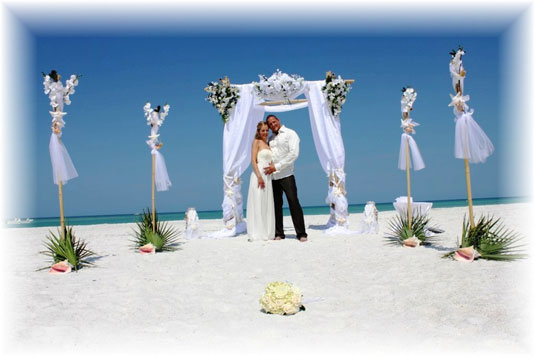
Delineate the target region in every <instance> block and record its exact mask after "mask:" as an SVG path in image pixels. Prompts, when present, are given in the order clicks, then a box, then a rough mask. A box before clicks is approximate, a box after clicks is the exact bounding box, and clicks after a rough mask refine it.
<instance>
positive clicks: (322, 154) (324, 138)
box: [305, 80, 355, 234]
mask: <svg viewBox="0 0 535 357" xmlns="http://www.w3.org/2000/svg"><path fill="white" fill-rule="evenodd" d="M324 85H325V81H324V80H323V81H309V82H307V86H306V88H305V96H306V97H307V99H308V113H309V115H310V125H311V127H312V136H313V138H314V145H315V146H316V151H317V153H318V158H319V159H320V163H321V167H322V168H323V170H324V171H325V173H326V174H327V175H329V177H330V178H331V179H332V178H335V182H333V183H334V186H333V189H332V193H331V194H330V195H329V196H330V197H332V200H333V202H332V203H334V213H335V219H336V225H335V226H333V227H330V228H328V229H326V230H325V231H324V233H327V234H340V233H342V234H344V233H346V234H352V233H355V232H353V231H351V230H349V229H348V226H349V224H348V216H349V214H348V212H347V206H348V203H347V198H346V192H345V172H344V163H345V149H344V142H343V140H342V133H341V127H340V120H339V119H338V118H335V117H334V116H333V115H332V113H331V109H330V108H329V103H328V102H327V99H326V98H325V94H324V93H323V91H322V89H321V88H322V87H323V86H324Z"/></svg>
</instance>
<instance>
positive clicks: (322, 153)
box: [211, 72, 353, 237]
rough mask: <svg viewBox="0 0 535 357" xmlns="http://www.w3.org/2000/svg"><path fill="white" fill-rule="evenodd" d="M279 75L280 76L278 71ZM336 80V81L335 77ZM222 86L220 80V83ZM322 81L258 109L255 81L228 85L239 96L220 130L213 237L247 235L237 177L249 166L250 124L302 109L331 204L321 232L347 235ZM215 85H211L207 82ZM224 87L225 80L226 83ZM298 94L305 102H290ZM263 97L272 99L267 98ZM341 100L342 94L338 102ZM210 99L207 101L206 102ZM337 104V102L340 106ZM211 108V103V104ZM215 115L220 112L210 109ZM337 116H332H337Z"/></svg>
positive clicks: (341, 176)
mask: <svg viewBox="0 0 535 357" xmlns="http://www.w3.org/2000/svg"><path fill="white" fill-rule="evenodd" d="M278 73H279V74H280V72H278ZM339 80H341V79H339ZM222 83H224V82H222ZM325 83H326V81H325V80H320V81H304V80H302V81H301V82H300V85H301V87H300V88H299V90H297V91H295V92H293V93H292V94H291V95H288V96H286V97H285V99H286V100H282V101H279V104H278V105H261V104H262V103H263V102H265V99H266V97H261V96H260V95H259V93H258V90H256V89H255V86H257V83H254V82H253V83H250V84H241V85H230V86H232V87H234V88H237V89H238V91H239V98H238V99H237V102H236V103H235V105H234V106H233V108H232V109H231V110H230V115H229V116H228V118H227V120H226V121H225V124H224V128H223V193H224V198H223V203H222V207H223V221H224V224H225V227H224V228H223V229H221V230H220V231H218V232H216V233H215V234H213V235H212V236H213V237H233V236H235V235H237V234H240V233H244V232H246V231H247V225H246V222H245V221H244V219H243V199H242V195H241V181H240V177H241V175H242V174H243V173H244V172H245V171H246V170H247V168H248V167H249V165H250V162H251V145H252V141H253V138H254V135H255V131H256V125H257V123H258V122H259V121H261V120H263V119H264V115H265V114H266V113H281V112H287V111H292V110H297V109H302V108H305V107H308V112H309V116H310V124H311V128H312V133H313V138H314V144H315V147H316V151H317V154H318V158H319V160H320V163H321V166H322V168H323V170H324V171H325V173H326V174H327V176H328V177H329V181H330V182H331V187H330V189H329V187H328V189H329V197H330V198H331V201H332V202H331V203H333V204H334V208H335V209H334V212H332V213H333V215H334V220H332V219H331V220H330V221H329V222H332V224H331V225H329V227H328V229H327V230H326V231H325V232H326V233H331V232H332V233H334V232H336V233H344V232H347V233H353V232H352V231H350V230H349V229H348V220H347V218H348V211H347V206H348V203H347V198H346V191H345V179H346V178H345V176H346V175H345V171H344V162H345V149H344V143H343V140H342V134H341V127H340V119H339V116H338V115H336V116H335V115H333V112H332V110H331V107H330V103H329V100H328V99H327V96H326V95H325V93H324V90H323V89H322V88H323V87H324V86H325ZM212 84H215V83H212ZM227 85H229V84H228V81H227ZM301 94H304V95H305V97H306V99H307V101H306V102H298V103H292V102H296V101H292V100H291V99H294V98H296V97H297V96H299V95H301ZM269 99H273V96H271V97H270V98H269ZM343 100H344V101H345V93H344V98H343ZM211 101H212V100H211ZM342 103H343V102H342ZM214 106H216V104H214ZM216 107H217V108H218V110H219V111H220V113H222V110H221V109H219V108H220V107H219V106H216ZM337 114H338V113H337Z"/></svg>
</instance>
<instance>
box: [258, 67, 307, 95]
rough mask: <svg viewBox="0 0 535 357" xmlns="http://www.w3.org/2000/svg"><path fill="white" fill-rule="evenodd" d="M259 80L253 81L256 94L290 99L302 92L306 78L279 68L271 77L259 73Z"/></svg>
mask: <svg viewBox="0 0 535 357" xmlns="http://www.w3.org/2000/svg"><path fill="white" fill-rule="evenodd" d="M258 77H260V81H259V82H253V84H254V85H255V91H256V95H257V96H258V97H260V98H262V99H267V100H290V99H293V98H295V97H297V96H299V94H301V93H302V91H303V89H304V87H305V80H304V78H303V77H301V76H299V75H297V74H292V75H289V74H286V73H284V72H281V70H280V69H277V71H276V72H275V73H273V74H272V75H271V76H270V77H269V78H268V77H266V76H265V75H263V74H259V75H258Z"/></svg>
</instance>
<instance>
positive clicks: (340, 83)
mask: <svg viewBox="0 0 535 357" xmlns="http://www.w3.org/2000/svg"><path fill="white" fill-rule="evenodd" d="M321 90H322V91H323V93H325V96H326V98H327V100H328V101H329V107H330V108H331V113H332V115H333V116H334V117H335V118H338V116H339V115H340V113H341V112H342V106H343V105H344V103H345V102H346V97H347V92H349V91H350V90H351V85H350V84H349V83H346V82H345V81H344V80H343V79H342V77H340V76H338V78H336V77H335V74H334V73H332V72H330V71H329V72H327V76H326V77H325V85H324V86H323V87H322V88H321Z"/></svg>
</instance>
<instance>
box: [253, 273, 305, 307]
mask: <svg viewBox="0 0 535 357" xmlns="http://www.w3.org/2000/svg"><path fill="white" fill-rule="evenodd" d="M301 297H302V295H301V290H300V289H299V288H298V287H295V286H293V285H292V284H290V283H286V282H281V281H274V282H271V283H269V284H268V285H267V286H266V290H265V293H264V295H263V296H262V297H261V298H260V305H261V306H262V309H263V310H264V312H266V313H268V314H276V315H293V314H296V313H297V312H299V311H301V310H305V307H304V306H303V304H302V302H301Z"/></svg>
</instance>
